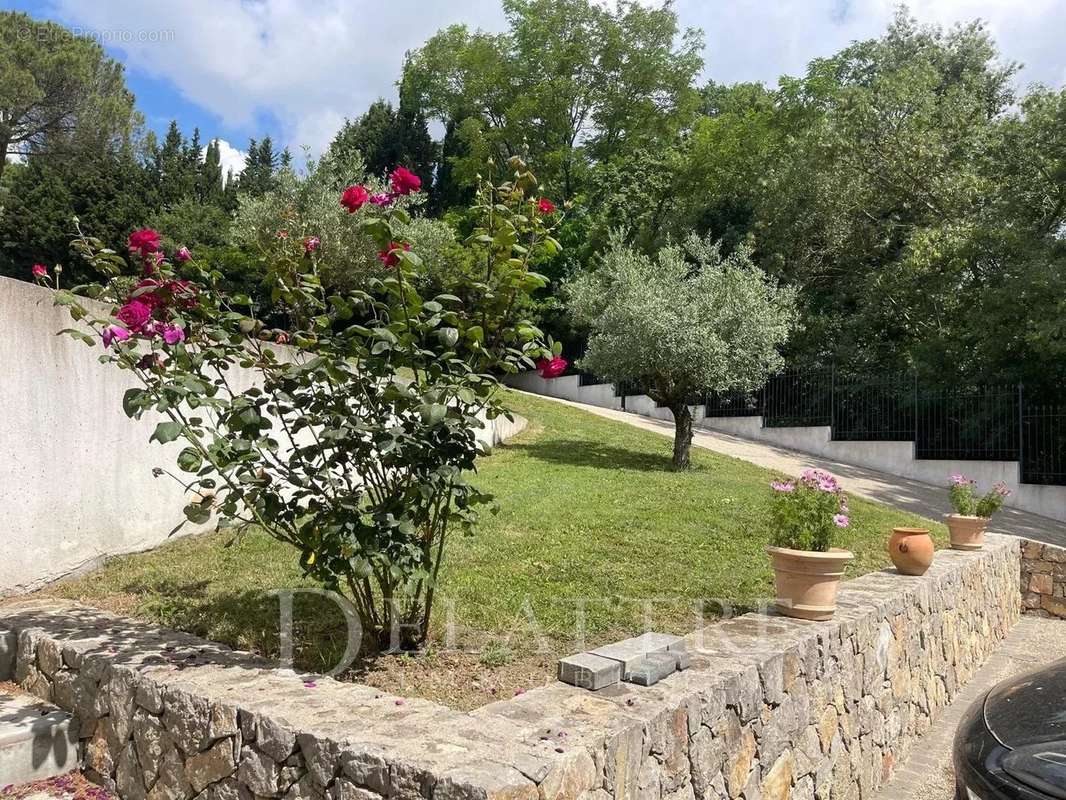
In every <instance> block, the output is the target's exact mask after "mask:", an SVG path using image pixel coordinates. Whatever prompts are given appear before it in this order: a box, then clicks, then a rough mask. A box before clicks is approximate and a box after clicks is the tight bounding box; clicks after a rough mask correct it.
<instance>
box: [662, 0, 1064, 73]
mask: <svg viewBox="0 0 1066 800" xmlns="http://www.w3.org/2000/svg"><path fill="white" fill-rule="evenodd" d="M897 6H898V0H775V2H773V3H767V2H765V0H734V1H733V2H726V0H721V1H720V0H715V1H714V2H706V0H679V2H678V4H677V9H678V13H679V16H680V18H681V20H682V22H683V23H684V24H686V25H694V26H697V27H701V28H703V29H704V31H705V33H706V38H707V48H706V51H705V61H706V66H705V69H704V74H705V76H707V77H711V78H714V79H715V80H718V81H726V82H728V81H735V80H763V81H768V82H774V81H776V79H777V78H778V77H779V76H781V75H783V74H788V75H800V74H802V73H803V72H804V70H805V68H806V65H807V63H808V62H809V61H811V59H813V58H817V57H822V56H828V55H831V54H833V53H835V52H837V51H838V50H840V49H841V48H844V47H846V46H848V45H849V44H850V43H851V42H853V41H855V40H858V39H866V38H871V37H875V36H879V35H881V33H883V32H884V30H885V28H886V26H887V25H888V24H889V22H891V20H892V17H893V15H894V14H895V10H896V7H897ZM908 6H909V8H910V12H911V14H913V15H914V16H915V17H917V18H918V20H919V21H920V22H934V23H939V24H941V25H945V26H950V25H952V24H954V23H956V22H969V21H971V20H974V19H977V18H980V19H982V20H984V21H985V22H986V23H987V25H988V28H989V30H990V31H991V33H992V35H993V36H994V37H995V39H996V41H997V43H998V45H999V48H1000V51H1001V53H1002V54H1003V55H1004V56H1005V57H1006V59H1008V60H1014V61H1021V62H1024V64H1025V69H1024V70H1023V71H1022V73H1021V75H1020V76H1019V82H1020V83H1022V84H1025V83H1029V82H1033V81H1040V82H1044V83H1048V84H1050V85H1053V86H1060V85H1061V84H1062V83H1063V82H1064V78H1066V70H1064V69H1063V63H1062V57H1061V44H1060V43H1061V41H1062V37H1063V35H1064V34H1066V24H1064V23H1063V19H1064V14H1063V12H1064V11H1066V2H1063V0H1024V2H1019V1H1018V0H910V2H908Z"/></svg>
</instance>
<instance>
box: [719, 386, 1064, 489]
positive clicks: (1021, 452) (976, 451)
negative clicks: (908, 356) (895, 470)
mask: <svg viewBox="0 0 1066 800" xmlns="http://www.w3.org/2000/svg"><path fill="white" fill-rule="evenodd" d="M703 402H704V405H705V406H706V415H707V416H708V417H739V416H762V418H763V423H762V424H763V425H764V426H766V427H768V428H780V427H789V426H812V425H825V426H829V427H831V429H832V437H833V439H834V440H836V441H904V442H906V441H912V442H914V455H915V458H920V459H943V460H960V461H963V460H973V461H1018V462H1020V463H1021V480H1022V482H1023V483H1035V484H1050V485H1057V486H1066V405H1061V404H1060V405H1056V404H1038V403H1036V402H1034V400H1032V399H1030V398H1027V397H1026V394H1025V391H1024V387H1022V386H1019V385H1014V386H979V387H965V388H957V389H941V388H928V387H926V386H923V385H922V383H921V382H920V381H918V380H917V378H916V377H915V376H914V375H913V374H882V375H877V376H870V375H861V374H847V373H842V372H839V371H837V370H835V369H825V370H805V371H799V370H790V371H786V372H782V373H780V374H778V375H775V376H773V377H772V378H770V380H769V381H768V382H767V384H766V386H765V387H763V389H762V390H761V391H759V392H754V393H744V392H710V393H708V394H707V395H706V396H705V397H704V398H703Z"/></svg>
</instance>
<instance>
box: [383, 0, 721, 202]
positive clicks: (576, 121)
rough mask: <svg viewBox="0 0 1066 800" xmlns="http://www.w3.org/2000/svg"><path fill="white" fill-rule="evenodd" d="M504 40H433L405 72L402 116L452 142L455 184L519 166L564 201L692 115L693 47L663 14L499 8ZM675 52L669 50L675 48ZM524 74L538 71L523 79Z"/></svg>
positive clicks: (693, 38)
mask: <svg viewBox="0 0 1066 800" xmlns="http://www.w3.org/2000/svg"><path fill="white" fill-rule="evenodd" d="M503 8H504V13H505V14H506V16H507V20H508V26H509V30H508V32H507V33H506V34H502V35H492V34H487V33H483V32H480V31H478V32H475V33H470V32H469V31H468V30H467V28H465V27H464V26H461V25H458V26H452V27H450V28H447V29H445V30H442V31H440V32H438V33H437V34H436V35H435V36H433V37H432V38H431V39H430V40H429V41H427V42H426V44H425V45H424V46H423V47H422V48H420V49H419V50H417V51H415V52H414V53H412V54H411V55H410V56H409V58H408V59H407V62H406V63H405V65H404V74H403V78H402V80H401V85H400V96H401V98H402V105H405V106H407V107H410V108H413V109H419V110H421V111H423V112H424V113H425V115H426V117H428V118H431V119H437V120H439V121H441V122H442V123H444V125H445V126H446V127H448V126H452V130H454V131H456V132H459V133H461V135H462V136H463V138H464V139H465V144H466V146H467V152H466V153H464V154H463V155H461V156H453V157H452V158H453V159H455V163H454V167H455V169H454V176H455V177H456V178H457V179H459V180H461V181H462V182H463V183H465V184H467V185H469V184H472V183H473V182H474V181H475V180H476V175H477V171H478V169H479V168H480V165H481V164H483V158H484V156H485V155H486V151H487V154H488V155H491V156H492V157H493V158H495V159H496V160H497V161H498V162H500V163H502V162H503V161H505V160H506V159H507V158H509V157H511V156H512V155H516V154H524V155H526V157H528V158H529V159H530V161H531V163H533V164H535V165H537V166H538V167H539V168H540V169H539V172H540V173H541V175H542V179H543V180H544V181H545V184H546V186H547V187H548V191H549V192H550V193H553V194H556V195H559V196H562V197H564V198H570V197H572V196H574V195H575V194H577V193H578V192H580V191H581V189H582V188H583V187H584V186H585V185H586V179H587V175H588V168H589V165H590V164H592V163H593V162H606V161H610V160H612V159H616V158H621V157H622V156H623V154H625V153H627V152H630V151H632V150H634V149H636V148H639V147H642V146H647V145H650V144H651V143H653V142H656V141H658V140H661V139H662V138H663V137H669V136H671V135H672V134H674V133H676V132H677V131H678V130H679V129H681V128H682V127H683V126H684V125H685V124H687V122H688V121H689V120H690V118H691V115H692V114H693V113H694V111H695V109H696V108H697V106H698V96H697V95H696V93H695V91H694V90H693V89H692V86H691V83H692V79H693V77H694V76H695V74H696V73H697V72H698V71H699V69H700V68H701V66H702V61H701V58H700V55H699V53H700V50H701V49H702V40H701V37H700V35H699V33H698V32H696V31H694V30H686V31H683V32H682V31H680V30H679V27H678V24H677V16H676V14H675V13H674V11H673V9H672V8H671V7H670V6H669V5H664V6H663V7H661V8H644V7H643V6H641V5H640V4H639V3H631V2H619V3H617V4H616V5H615V6H614V7H613V8H606V7H604V6H603V5H601V4H598V3H594V2H590V0H504V3H503ZM678 39H680V42H679V43H678V44H677V45H676V46H675V40H678ZM531 65H536V66H535V68H531Z"/></svg>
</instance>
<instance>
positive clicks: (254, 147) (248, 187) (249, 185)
mask: <svg viewBox="0 0 1066 800" xmlns="http://www.w3.org/2000/svg"><path fill="white" fill-rule="evenodd" d="M258 176H259V143H258V142H257V141H256V140H255V139H249V140H248V155H247V156H246V157H245V159H244V171H243V172H242V173H241V177H240V183H239V184H238V186H237V188H238V189H239V190H240V191H242V192H245V193H246V194H252V195H254V194H257V192H256V189H255V186H256V180H257V179H258Z"/></svg>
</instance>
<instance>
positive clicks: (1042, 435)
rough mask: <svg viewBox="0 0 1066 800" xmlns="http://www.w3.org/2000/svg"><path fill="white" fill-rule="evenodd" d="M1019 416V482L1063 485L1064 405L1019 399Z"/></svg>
mask: <svg viewBox="0 0 1066 800" xmlns="http://www.w3.org/2000/svg"><path fill="white" fill-rule="evenodd" d="M1023 401H1024V396H1023ZM1020 417H1021V425H1020V428H1021V440H1020V441H1019V444H1020V447H1021V456H1020V458H1019V460H1020V461H1021V463H1022V483H1042V484H1048V485H1052V486H1066V407H1063V406H1058V407H1056V406H1043V405H1038V406H1029V405H1026V404H1025V403H1024V402H1023V404H1022V410H1021V414H1020Z"/></svg>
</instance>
